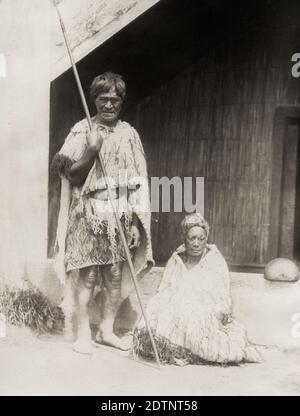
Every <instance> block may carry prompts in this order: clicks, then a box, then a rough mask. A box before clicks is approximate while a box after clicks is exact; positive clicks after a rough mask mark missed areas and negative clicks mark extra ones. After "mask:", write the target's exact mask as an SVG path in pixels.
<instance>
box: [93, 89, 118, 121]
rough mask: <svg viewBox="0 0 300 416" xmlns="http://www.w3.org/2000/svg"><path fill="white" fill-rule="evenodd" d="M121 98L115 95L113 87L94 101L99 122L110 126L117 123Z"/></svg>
mask: <svg viewBox="0 0 300 416" xmlns="http://www.w3.org/2000/svg"><path fill="white" fill-rule="evenodd" d="M122 102H123V101H122V98H121V97H119V96H118V95H117V94H116V90H115V87H112V88H111V89H110V90H109V91H108V92H105V93H101V94H99V95H98V97H97V98H96V100H95V105H96V108H97V112H98V118H99V121H100V122H101V123H103V124H106V125H108V126H111V125H113V124H115V122H116V121H117V119H118V117H119V114H120V111H121V108H122Z"/></svg>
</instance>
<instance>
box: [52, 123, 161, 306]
mask: <svg viewBox="0 0 300 416" xmlns="http://www.w3.org/2000/svg"><path fill="white" fill-rule="evenodd" d="M92 122H93V123H96V124H97V125H98V128H100V129H102V130H103V129H104V130H105V132H106V139H105V140H104V143H103V145H102V148H101V156H102V159H103V161H104V165H105V167H106V171H107V174H108V176H109V177H112V178H113V179H114V181H115V183H117V184H118V185H124V184H125V185H132V184H135V185H137V186H138V187H137V190H136V192H134V193H133V194H132V195H133V196H132V197H131V200H129V205H130V206H131V209H132V211H133V212H134V213H135V214H136V215H137V217H138V219H139V221H140V225H141V227H140V231H141V244H140V246H139V247H138V248H137V249H136V251H135V253H134V256H133V259H132V260H133V265H134V269H135V271H136V276H137V278H138V279H141V278H142V277H143V276H144V275H145V274H146V273H147V272H148V271H149V270H150V269H151V267H152V266H153V265H154V261H153V255H152V245H151V212H150V199H149V184H148V175H147V166H146V160H145V154H144V150H143V146H142V144H141V141H140V138H139V135H138V133H137V132H136V130H135V129H134V128H133V127H132V126H130V125H129V124H128V123H126V122H123V121H118V123H117V125H116V127H115V128H114V129H110V128H107V127H106V126H103V125H101V124H99V123H97V120H96V118H95V117H93V118H92ZM88 132H89V126H88V123H87V120H86V119H84V120H81V121H80V122H78V123H77V124H75V126H74V127H73V128H72V129H71V132H70V134H69V135H68V137H67V138H66V140H65V143H64V145H63V146H62V148H61V150H60V151H59V152H58V153H57V154H56V155H55V157H54V159H53V163H52V170H55V171H57V172H58V173H59V175H60V180H61V195H60V210H59V216H58V225H57V231H56V251H57V255H56V258H55V268H56V272H57V275H58V278H59V280H60V281H61V283H62V285H63V286H65V285H66V282H67V279H68V273H67V271H66V266H65V249H66V233H67V227H68V218H69V209H70V204H71V200H72V195H73V193H74V192H75V193H76V192H80V193H81V195H83V194H85V193H88V192H91V191H94V190H96V189H97V187H98V186H99V170H98V174H97V163H96V162H95V163H94V165H93V167H92V168H91V170H90V172H89V174H88V176H87V178H86V180H85V183H84V184H83V186H82V187H81V189H78V188H76V187H72V185H71V184H70V181H69V180H68V174H67V171H68V168H69V167H70V166H71V164H72V163H74V162H75V161H77V160H79V159H80V158H81V157H82V155H83V153H84V151H85V146H86V145H87V134H88ZM113 146H115V147H116V149H117V151H118V163H117V164H116V162H115V160H114V158H115V156H116V155H115V154H114V155H113V156H114V157H112V153H111V148H112V147H113ZM120 169H121V170H122V171H123V173H124V172H125V173H126V174H125V176H124V175H121V176H120ZM120 178H121V179H120ZM102 179H103V175H102ZM100 182H101V180H100ZM102 182H103V181H102ZM120 182H122V183H120ZM129 199H130V198H129ZM133 291H134V286H133V282H132V278H131V273H130V269H129V267H128V262H127V261H126V262H125V264H124V266H123V274H122V298H123V299H124V298H126V297H128V296H129V295H130V294H131V293H132V292H133Z"/></svg>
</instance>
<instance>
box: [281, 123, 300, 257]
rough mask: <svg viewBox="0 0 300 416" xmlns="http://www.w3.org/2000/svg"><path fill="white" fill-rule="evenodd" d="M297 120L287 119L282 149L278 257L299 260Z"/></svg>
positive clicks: (299, 193)
mask: <svg viewBox="0 0 300 416" xmlns="http://www.w3.org/2000/svg"><path fill="white" fill-rule="evenodd" d="M299 124H300V120H299V119H298V120H297V119H288V123H287V126H286V134H285V138H284V148H283V168H282V191H281V209H280V211H281V212H280V217H281V218H280V232H279V255H280V256H281V257H292V258H294V259H295V260H296V259H297V260H300V215H299V208H300V188H299V186H300V181H299V179H300V174H299V171H300V169H299V168H298V167H299V155H300V150H299V147H300V146H299Z"/></svg>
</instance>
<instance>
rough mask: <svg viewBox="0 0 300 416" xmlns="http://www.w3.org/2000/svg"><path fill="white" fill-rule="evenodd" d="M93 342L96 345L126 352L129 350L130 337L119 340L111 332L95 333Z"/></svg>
mask: <svg viewBox="0 0 300 416" xmlns="http://www.w3.org/2000/svg"><path fill="white" fill-rule="evenodd" d="M95 342H96V343H98V344H103V345H109V346H110V347H114V348H118V349H119V350H122V351H128V350H130V348H131V344H132V338H131V337H130V336H127V337H122V338H119V337H117V336H116V335H115V334H113V333H112V332H107V333H99V332H98V333H97V335H96V339H95Z"/></svg>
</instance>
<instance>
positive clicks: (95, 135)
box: [87, 125, 105, 152]
mask: <svg viewBox="0 0 300 416" xmlns="http://www.w3.org/2000/svg"><path fill="white" fill-rule="evenodd" d="M104 134H105V133H104V132H103V131H101V130H100V129H99V128H98V126H97V125H94V126H92V130H91V132H90V134H89V136H88V139H87V140H88V144H89V147H90V148H91V149H93V150H95V151H96V152H99V150H100V149H101V146H102V143H103V140H104V137H105V136H104Z"/></svg>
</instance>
